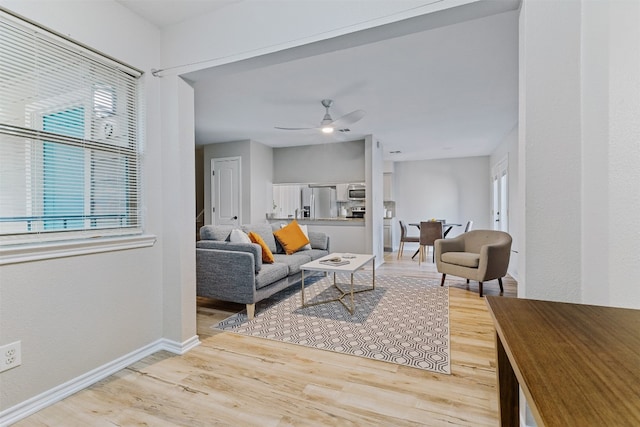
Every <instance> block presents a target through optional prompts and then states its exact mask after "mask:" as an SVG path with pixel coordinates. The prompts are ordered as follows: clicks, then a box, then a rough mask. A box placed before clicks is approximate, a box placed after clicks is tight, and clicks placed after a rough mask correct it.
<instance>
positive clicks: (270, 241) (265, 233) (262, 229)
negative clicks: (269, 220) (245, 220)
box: [242, 224, 277, 253]
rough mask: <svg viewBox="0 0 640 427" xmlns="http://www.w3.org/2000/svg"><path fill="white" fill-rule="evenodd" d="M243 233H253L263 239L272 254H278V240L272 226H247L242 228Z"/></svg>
mask: <svg viewBox="0 0 640 427" xmlns="http://www.w3.org/2000/svg"><path fill="white" fill-rule="evenodd" d="M242 231H244V232H245V233H249V232H250V231H253V232H254V233H257V234H259V235H260V237H262V240H264V242H265V243H266V244H267V246H268V247H269V250H270V251H271V252H274V253H275V252H276V250H277V249H276V239H275V238H274V237H273V230H272V229H271V224H246V225H243V226H242Z"/></svg>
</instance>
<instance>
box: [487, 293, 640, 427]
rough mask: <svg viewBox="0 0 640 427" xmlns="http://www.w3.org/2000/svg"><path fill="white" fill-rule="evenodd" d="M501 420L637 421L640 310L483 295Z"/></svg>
mask: <svg viewBox="0 0 640 427" xmlns="http://www.w3.org/2000/svg"><path fill="white" fill-rule="evenodd" d="M486 300H487V305H488V307H489V312H490V313H491V315H492V316H493V320H494V324H495V327H496V332H497V334H496V337H497V339H496V350H497V363H498V366H497V375H498V394H499V399H500V420H501V425H502V426H518V425H519V418H518V417H519V406H518V385H520V387H521V388H522V390H523V392H524V395H525V397H526V399H527V403H528V404H529V407H530V409H531V412H532V413H533V416H534V418H535V420H536V422H537V424H538V426H539V427H542V426H562V427H568V426H580V427H585V426H598V427H600V426H640V310H632V309H624V308H615V307H601V306H593V305H584V304H569V303H561V302H552V301H537V300H527V299H518V298H504V297H486Z"/></svg>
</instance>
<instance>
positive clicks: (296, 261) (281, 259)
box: [273, 251, 311, 275]
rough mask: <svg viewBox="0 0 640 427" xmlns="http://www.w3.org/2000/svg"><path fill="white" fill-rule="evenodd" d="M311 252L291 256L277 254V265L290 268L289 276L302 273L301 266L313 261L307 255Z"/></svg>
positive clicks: (275, 256)
mask: <svg viewBox="0 0 640 427" xmlns="http://www.w3.org/2000/svg"><path fill="white" fill-rule="evenodd" d="M307 252H309V251H301V252H296V253H295V254H291V255H283V254H275V255H274V256H273V257H274V258H275V260H276V263H281V264H284V265H286V266H287V267H288V268H289V275H291V274H296V273H300V266H302V264H306V263H308V262H310V261H311V256H310V255H309V254H307Z"/></svg>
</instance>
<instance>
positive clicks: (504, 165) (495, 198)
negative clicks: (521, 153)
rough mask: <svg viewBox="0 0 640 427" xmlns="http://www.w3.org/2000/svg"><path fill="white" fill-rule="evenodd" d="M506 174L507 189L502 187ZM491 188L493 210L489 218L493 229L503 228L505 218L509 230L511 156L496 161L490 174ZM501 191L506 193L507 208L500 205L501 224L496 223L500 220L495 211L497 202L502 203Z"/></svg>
mask: <svg viewBox="0 0 640 427" xmlns="http://www.w3.org/2000/svg"><path fill="white" fill-rule="evenodd" d="M504 175H506V189H504V191H503V189H502V185H501V178H502V176H504ZM494 181H497V184H498V185H497V190H498V194H496V191H495V187H494ZM489 185H490V188H491V212H490V215H489V218H490V220H491V229H492V230H502V223H503V222H504V221H503V218H505V219H506V230H503V231H505V232H507V233H508V232H509V222H510V221H509V156H508V155H506V156H504V157H503V158H502V159H500V160H499V161H498V162H496V163H495V164H494V165H493V166H492V167H491V176H490V184H489ZM500 193H502V194H504V197H505V200H504V204H505V210H503V209H501V207H500V206H498V210H499V215H500V218H499V219H500V224H496V223H497V222H498V220H497V219H496V217H497V215H496V212H495V206H496V203H498V204H500V203H501V201H502V200H501V198H500Z"/></svg>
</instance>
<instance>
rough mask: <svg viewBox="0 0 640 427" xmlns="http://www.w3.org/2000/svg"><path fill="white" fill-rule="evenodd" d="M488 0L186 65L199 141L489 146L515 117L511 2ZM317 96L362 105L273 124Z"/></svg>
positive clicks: (486, 149) (419, 154) (444, 149)
mask: <svg viewBox="0 0 640 427" xmlns="http://www.w3.org/2000/svg"><path fill="white" fill-rule="evenodd" d="M123 3H129V2H123ZM133 3H138V2H135V1H134V2H133ZM175 3H180V4H182V2H175ZM195 3H198V2H195ZM480 3H483V4H485V2H480ZM487 3H489V4H494V5H496V4H498V5H499V6H501V7H503V9H502V10H500V11H499V13H495V14H490V15H488V16H486V15H487V14H486V12H485V13H484V15H482V14H481V15H480V17H476V18H474V17H473V16H471V18H465V19H463V20H462V21H461V22H458V21H460V20H458V21H456V20H452V19H451V17H450V15H444V14H442V15H440V16H442V17H445V18H446V19H444V18H443V19H442V20H441V21H442V22H441V23H440V24H438V19H439V18H440V16H433V17H430V20H424V21H420V20H414V21H413V22H412V23H409V21H407V22H401V23H394V24H392V26H386V28H384V29H380V30H376V29H374V30H373V31H378V33H377V35H376V34H374V33H373V32H372V31H369V32H368V33H367V37H368V40H364V41H362V40H358V39H357V37H358V36H359V35H350V36H343V37H339V38H335V39H332V40H328V41H326V42H320V43H315V44H313V45H308V46H303V47H299V48H295V49H290V50H288V51H282V52H279V53H276V54H272V55H268V56H265V57H259V58H253V59H251V60H247V61H242V62H238V63H234V64H229V65H226V66H219V67H215V68H211V69H208V70H200V71H197V72H193V73H189V74H187V75H185V76H184V77H185V78H187V79H188V80H190V81H191V82H192V83H193V86H194V88H195V99H196V106H195V114H196V118H195V130H196V144H197V145H204V144H210V143H219V142H229V141H238V140H248V139H251V140H254V141H258V142H261V143H263V144H266V145H268V146H272V147H285V146H295V145H307V144H318V143H330V142H337V141H341V140H354V139H362V138H363V137H364V136H365V135H367V134H372V135H374V137H375V139H376V140H379V141H380V142H381V143H382V144H383V147H384V150H385V155H384V156H385V159H386V160H395V161H403V160H420V159H436V158H451V157H470V156H482V155H489V154H491V153H492V152H493V150H494V149H495V148H496V147H497V146H498V145H499V144H500V143H501V142H502V141H503V139H504V137H505V136H506V135H508V134H509V133H510V132H511V131H512V130H513V129H514V128H515V127H516V125H517V120H518V14H517V11H516V10H514V7H515V6H517V2H511V3H510V4H509V6H508V8H507V9H506V10H507V11H504V10H505V9H504V6H505V5H506V4H507V2H502V3H495V2H494V3H491V2H487ZM457 9H459V11H461V12H464V11H465V10H467V11H468V10H471V8H466V9H464V7H460V8H457ZM461 16H469V13H466V15H464V14H462V15H461ZM422 22H424V24H422ZM434 22H435V24H434ZM409 25H412V26H413V28H412V29H411V31H405V33H406V34H405V33H403V30H402V28H403V26H404V27H408V26H409ZM420 25H424V28H425V30H422V31H421V30H420V27H419V26H420ZM385 32H386V33H385ZM387 33H389V34H391V35H390V36H389V37H390V38H385V37H387V36H386V34H387ZM381 34H382V35H381ZM369 40H370V41H369ZM325 98H330V99H333V100H334V104H333V106H332V108H331V114H332V116H333V117H334V118H338V117H340V116H341V115H343V114H346V113H348V112H350V111H353V110H356V109H362V110H365V111H366V115H365V117H364V118H363V119H362V120H360V121H358V122H357V123H354V124H352V125H350V126H349V129H350V131H349V132H347V133H334V134H332V135H331V136H327V135H324V134H322V133H321V132H319V131H314V130H308V131H283V130H277V129H275V128H274V127H276V126H281V127H315V126H317V125H318V124H319V123H320V121H321V120H322V117H323V115H324V108H323V107H322V105H321V103H320V102H321V100H322V99H325ZM392 152H395V153H392ZM398 152H399V153H398Z"/></svg>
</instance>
